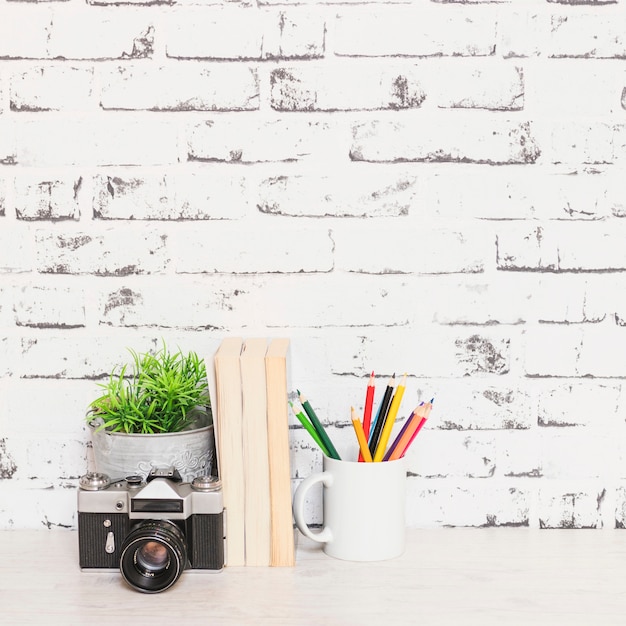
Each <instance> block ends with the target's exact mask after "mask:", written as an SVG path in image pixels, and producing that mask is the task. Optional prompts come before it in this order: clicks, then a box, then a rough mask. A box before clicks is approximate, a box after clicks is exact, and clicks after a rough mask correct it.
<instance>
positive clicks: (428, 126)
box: [350, 117, 541, 165]
mask: <svg viewBox="0 0 626 626" xmlns="http://www.w3.org/2000/svg"><path fill="white" fill-rule="evenodd" d="M540 154H541V151H540V149H539V147H538V146H537V144H536V141H535V139H534V136H533V131H532V128H531V126H530V124H529V123H519V122H509V121H504V122H503V121H498V120H493V121H490V123H489V124H488V125H487V126H485V127H483V126H481V125H478V124H476V125H468V124H467V122H466V120H464V119H461V118H458V117H455V118H442V120H441V123H433V120H428V121H423V120H410V121H391V120H384V121H383V120H379V121H374V122H365V123H362V124H358V125H356V126H355V127H354V140H353V143H352V146H351V148H350V158H351V159H352V160H354V161H372V162H388V161H389V162H397V161H409V162H441V163H454V162H470V163H486V164H492V165H505V164H515V163H518V164H524V163H534V162H535V161H536V160H537V159H538V157H539V155H540Z"/></svg>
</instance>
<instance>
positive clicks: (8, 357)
mask: <svg viewBox="0 0 626 626" xmlns="http://www.w3.org/2000/svg"><path fill="white" fill-rule="evenodd" d="M2 295H4V294H2ZM3 308H4V307H3ZM11 347H12V346H11V344H10V342H9V339H8V337H0V376H11V375H12V372H13V368H12V362H13V359H12V350H11Z"/></svg>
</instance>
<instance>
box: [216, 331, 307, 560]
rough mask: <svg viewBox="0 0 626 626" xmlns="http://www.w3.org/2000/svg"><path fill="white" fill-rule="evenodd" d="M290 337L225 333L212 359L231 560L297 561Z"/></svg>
mask: <svg viewBox="0 0 626 626" xmlns="http://www.w3.org/2000/svg"><path fill="white" fill-rule="evenodd" d="M289 347H290V346H289V339H286V338H276V339H267V338H259V337H255V338H249V339H244V338H242V337H227V338H225V339H223V340H222V342H221V344H220V346H219V348H218V349H217V351H216V353H215V357H214V365H215V386H216V398H215V402H214V411H213V416H214V428H215V441H216V448H217V457H218V468H219V475H220V479H221V481H222V491H223V496H224V508H225V509H226V529H225V530H226V565H228V566H242V565H250V566H293V565H294V564H295V549H294V527H293V519H292V510H291V470H290V454H289V413H288V407H289V405H288V367H289V365H288V362H289Z"/></svg>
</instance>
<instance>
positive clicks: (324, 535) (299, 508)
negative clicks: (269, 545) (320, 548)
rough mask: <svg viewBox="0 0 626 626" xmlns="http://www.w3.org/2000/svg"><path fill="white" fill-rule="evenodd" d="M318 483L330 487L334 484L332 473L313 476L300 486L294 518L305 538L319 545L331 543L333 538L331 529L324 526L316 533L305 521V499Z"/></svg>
mask: <svg viewBox="0 0 626 626" xmlns="http://www.w3.org/2000/svg"><path fill="white" fill-rule="evenodd" d="M317 483H322V484H323V485H324V487H330V486H331V485H332V484H333V476H332V474H331V473H330V472H321V473H319V474H312V475H311V476H309V477H308V478H305V479H304V480H303V481H302V482H301V483H300V484H299V485H298V487H297V488H296V492H295V493H294V496H293V517H294V519H295V521H296V526H297V527H298V530H299V531H300V532H301V533H302V534H303V535H304V536H305V537H308V538H309V539H312V540H313V541H317V542H318V543H326V542H327V541H331V540H332V538H333V535H332V532H331V530H330V528H327V527H326V526H324V527H323V528H322V530H320V531H319V532H317V533H314V532H312V531H311V529H310V528H309V527H308V525H307V523H306V522H305V521H304V499H305V497H306V492H307V491H308V490H309V489H310V488H311V487H312V486H313V485H316V484H317Z"/></svg>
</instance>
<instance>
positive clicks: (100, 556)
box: [78, 468, 224, 593]
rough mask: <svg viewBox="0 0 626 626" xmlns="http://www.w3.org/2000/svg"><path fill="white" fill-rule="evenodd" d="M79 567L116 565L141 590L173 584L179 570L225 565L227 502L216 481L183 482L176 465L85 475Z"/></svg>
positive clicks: (80, 506) (153, 590) (80, 502)
mask: <svg viewBox="0 0 626 626" xmlns="http://www.w3.org/2000/svg"><path fill="white" fill-rule="evenodd" d="M78 551H79V561H80V567H81V569H82V570H83V571H90V570H91V571H94V570H108V569H114V568H118V567H119V569H120V571H121V573H122V576H123V577H124V579H125V580H126V582H127V583H128V584H129V585H130V586H131V587H133V588H134V589H137V590H138V591H143V592H145V593H157V592H159V591H164V590H165V589H168V588H169V587H171V586H172V585H173V584H174V583H175V582H176V581H177V580H178V578H179V577H180V575H181V574H182V572H183V570H185V569H193V570H214V571H219V570H221V569H222V568H223V567H224V503H223V499H222V489H221V483H220V481H219V479H217V478H215V477H212V476H202V477H198V478H195V479H194V480H193V482H191V483H185V482H181V478H180V474H179V473H178V471H177V470H175V469H174V468H165V469H159V468H157V469H153V470H152V471H151V472H150V473H149V475H148V476H147V478H146V480H145V482H144V480H143V478H142V477H141V476H128V477H126V478H125V479H123V480H117V481H111V480H110V478H109V477H108V476H107V475H106V474H100V473H95V472H91V473H88V474H85V475H84V476H83V477H82V478H81V479H80V483H79V490H78Z"/></svg>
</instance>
